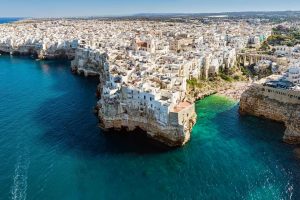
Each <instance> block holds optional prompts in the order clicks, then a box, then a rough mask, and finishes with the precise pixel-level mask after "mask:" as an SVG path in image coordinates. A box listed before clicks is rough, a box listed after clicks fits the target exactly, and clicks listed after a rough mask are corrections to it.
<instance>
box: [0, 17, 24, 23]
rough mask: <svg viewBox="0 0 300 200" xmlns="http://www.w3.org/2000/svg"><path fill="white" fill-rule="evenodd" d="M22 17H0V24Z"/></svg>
mask: <svg viewBox="0 0 300 200" xmlns="http://www.w3.org/2000/svg"><path fill="white" fill-rule="evenodd" d="M21 19H22V18H16V17H14V18H1V17H0V24H4V23H11V22H15V21H19V20H21Z"/></svg>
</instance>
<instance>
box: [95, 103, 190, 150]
mask: <svg viewBox="0 0 300 200" xmlns="http://www.w3.org/2000/svg"><path fill="white" fill-rule="evenodd" d="M122 106H124V105H122V104H121V103H111V104H107V103H104V101H103V100H102V99H100V101H99V102H98V109H99V112H98V116H99V119H100V126H101V128H102V129H104V130H109V129H113V130H122V129H125V130H127V131H129V132H131V131H134V130H135V129H137V128H140V129H141V130H143V131H145V132H146V134H147V136H149V137H151V138H153V139H155V140H157V141H160V142H162V143H163V144H166V145H168V146H170V147H177V146H183V145H184V144H186V143H187V142H188V141H189V140H190V133H191V131H192V128H193V126H194V125H195V123H196V114H195V113H193V112H191V113H190V116H189V118H188V120H186V121H185V122H184V124H183V125H180V124H176V125H175V124H171V123H168V124H162V123H159V122H158V121H157V120H156V119H155V118H153V116H151V115H150V114H149V113H148V112H146V113H147V114H144V113H145V112H141V111H140V110H136V109H131V110H130V111H124V110H123V111H122V108H121V107H122ZM191 106H194V105H193V104H192V105H191ZM190 110H194V108H191V109H190Z"/></svg>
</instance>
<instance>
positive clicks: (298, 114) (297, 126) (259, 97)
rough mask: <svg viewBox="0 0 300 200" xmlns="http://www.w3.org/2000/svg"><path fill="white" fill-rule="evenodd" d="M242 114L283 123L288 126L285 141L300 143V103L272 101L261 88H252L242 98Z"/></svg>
mask: <svg viewBox="0 0 300 200" xmlns="http://www.w3.org/2000/svg"><path fill="white" fill-rule="evenodd" d="M240 113H241V114H250V115H254V116H258V117H264V118H267V119H271V120H275V121H278V122H283V123H284V124H285V126H286V131H285V133H284V136H283V140H284V141H285V142H287V143H292V144H299V143H300V103H286V102H285V103H283V102H281V101H279V100H275V99H271V98H269V97H267V96H266V95H264V94H263V93H262V92H261V88H259V87H256V86H252V87H250V88H249V89H248V90H246V91H245V92H244V93H243V95H242V97H241V100H240Z"/></svg>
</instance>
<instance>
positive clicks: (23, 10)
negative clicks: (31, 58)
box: [0, 0, 300, 17]
mask: <svg viewBox="0 0 300 200" xmlns="http://www.w3.org/2000/svg"><path fill="white" fill-rule="evenodd" d="M286 10H297V11H298V10H300V0H0V17H76V16H78V17H82V16H108V15H113V16H114V15H118V16H119V15H131V14H137V13H212V12H237V11H286Z"/></svg>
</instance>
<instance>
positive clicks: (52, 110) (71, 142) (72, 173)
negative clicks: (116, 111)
mask: <svg viewBox="0 0 300 200" xmlns="http://www.w3.org/2000/svg"><path fill="white" fill-rule="evenodd" d="M97 83H98V81H97V79H90V78H84V77H79V76H75V75H72V74H71V73H70V70H69V63H68V62H65V61H35V60H31V59H26V58H16V57H15V58H12V57H9V56H0V160H1V166H0V185H1V187H0V199H3V200H6V199H30V200H31V199H33V200H35V199H36V200H42V199H45V200H48V199H51V200H53V199H56V200H58V199H70V200H76V199H78V200H79V199H80V200H81V199H91V200H93V199H299V198H300V189H299V187H300V160H298V159H297V158H296V155H295V153H294V150H295V148H298V147H297V146H290V145H286V144H284V143H282V142H281V137H282V134H283V132H284V127H283V125H281V124H278V123H274V122H270V121H267V120H261V119H257V118H254V117H241V116H239V115H238V113H237V109H238V106H237V104H236V103H235V102H232V101H229V100H227V99H225V98H223V97H218V96H212V97H209V98H206V99H205V100H203V101H200V102H199V103H197V113H198V115H199V116H198V121H197V124H196V126H195V128H194V130H193V133H192V140H191V141H190V142H189V143H188V144H187V145H186V146H185V147H183V148H180V149H176V150H167V149H165V148H161V147H160V146H157V145H154V144H151V143H148V142H147V141H148V140H146V139H145V138H143V137H140V136H138V135H137V136H133V135H125V134H123V135H115V134H112V135H110V134H103V133H102V132H101V130H100V129H99V128H98V125H97V123H98V121H97V118H96V117H95V115H94V114H93V106H94V105H95V104H96V98H95V89H96V85H97Z"/></svg>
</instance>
